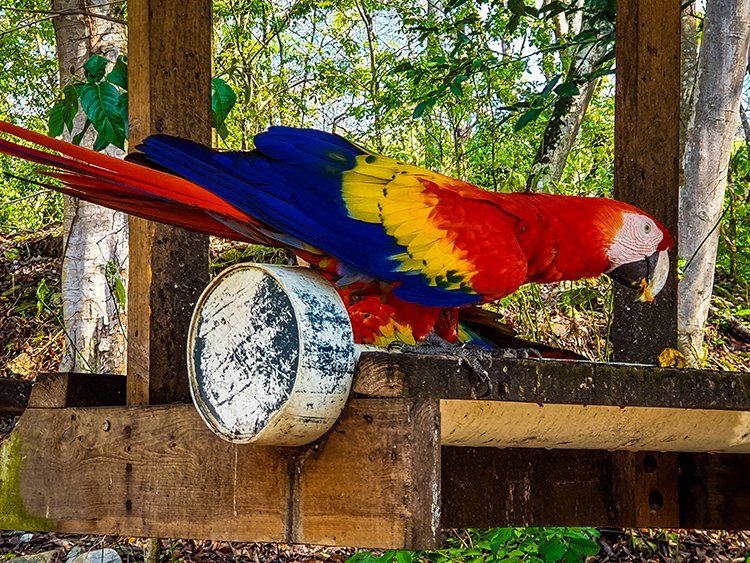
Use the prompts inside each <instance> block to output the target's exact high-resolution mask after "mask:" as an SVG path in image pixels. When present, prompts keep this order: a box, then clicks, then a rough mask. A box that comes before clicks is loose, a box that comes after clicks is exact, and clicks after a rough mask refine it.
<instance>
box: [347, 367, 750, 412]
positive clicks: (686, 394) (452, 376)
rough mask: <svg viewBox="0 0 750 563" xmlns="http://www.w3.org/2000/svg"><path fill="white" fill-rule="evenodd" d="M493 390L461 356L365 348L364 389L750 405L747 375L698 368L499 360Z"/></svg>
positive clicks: (425, 395)
mask: <svg viewBox="0 0 750 563" xmlns="http://www.w3.org/2000/svg"><path fill="white" fill-rule="evenodd" d="M488 372H489V382H490V384H491V389H490V388H488V386H487V383H486V382H482V381H479V379H478V378H477V376H476V375H475V374H474V373H473V372H472V371H471V370H470V369H469V367H468V366H467V365H466V364H465V363H464V362H462V361H461V360H460V359H458V358H455V357H447V356H444V357H436V356H426V355H420V354H389V353H386V352H365V353H363V354H362V355H361V357H360V361H359V364H358V366H357V373H356V375H355V380H354V385H353V391H354V393H356V394H359V395H361V396H371V397H410V398H421V399H429V398H433V399H482V400H484V401H514V402H527V403H541V404H547V403H558V404H577V405H607V406H616V407H620V406H638V407H670V408H690V409H706V410H715V409H717V410H736V411H750V374H747V373H739V372H722V371H709V370H698V369H682V370H678V369H673V368H657V367H646V366H633V365H617V364H598V363H593V362H592V363H586V362H561V361H554V360H543V361H541V360H494V361H493V364H492V366H490V367H489V369H488Z"/></svg>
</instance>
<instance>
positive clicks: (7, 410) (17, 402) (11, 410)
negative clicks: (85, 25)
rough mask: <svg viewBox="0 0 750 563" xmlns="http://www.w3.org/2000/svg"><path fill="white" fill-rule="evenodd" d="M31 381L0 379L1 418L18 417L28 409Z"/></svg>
mask: <svg viewBox="0 0 750 563" xmlns="http://www.w3.org/2000/svg"><path fill="white" fill-rule="evenodd" d="M31 386H32V383H31V381H26V380H25V379H7V378H0V416H18V415H20V414H21V413H22V412H23V411H24V409H25V408H26V404H27V403H28V401H29V395H30V394H31Z"/></svg>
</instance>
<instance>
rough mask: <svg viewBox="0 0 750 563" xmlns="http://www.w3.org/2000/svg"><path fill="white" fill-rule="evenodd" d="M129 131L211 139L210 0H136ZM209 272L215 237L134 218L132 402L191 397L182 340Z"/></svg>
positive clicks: (134, 137)
mask: <svg viewBox="0 0 750 563" xmlns="http://www.w3.org/2000/svg"><path fill="white" fill-rule="evenodd" d="M128 13H129V19H130V26H129V29H130V35H129V42H128V51H129V61H130V65H129V67H130V69H129V70H130V84H129V92H130V116H129V121H130V137H129V142H130V146H131V147H135V146H136V145H137V144H138V142H140V141H141V140H142V139H143V138H144V137H146V136H148V135H150V134H154V133H168V134H171V135H178V136H181V137H186V138H189V139H193V140H195V141H199V142H203V143H206V144H210V142H211V0H194V1H191V2H182V1H180V0H130V1H129V2H128ZM207 282H208V241H207V237H205V236H203V235H196V234H194V233H189V232H186V231H183V230H182V229H177V228H174V227H168V226H165V225H161V224H156V223H150V222H148V221H144V220H142V219H137V218H134V217H131V219H130V280H129V289H128V303H129V306H128V323H129V330H128V402H129V403H130V404H146V403H172V402H179V401H187V400H190V393H189V388H188V380H187V370H186V363H185V344H186V340H187V337H186V335H187V329H188V325H189V322H190V315H191V313H192V309H193V305H194V304H195V302H196V300H197V298H198V296H199V294H200V292H201V290H202V289H203V287H205V285H206V283H207Z"/></svg>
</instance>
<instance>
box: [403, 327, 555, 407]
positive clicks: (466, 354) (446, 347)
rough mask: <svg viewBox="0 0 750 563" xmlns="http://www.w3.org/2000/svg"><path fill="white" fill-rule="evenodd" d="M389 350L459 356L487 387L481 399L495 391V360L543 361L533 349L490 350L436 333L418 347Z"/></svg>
mask: <svg viewBox="0 0 750 563" xmlns="http://www.w3.org/2000/svg"><path fill="white" fill-rule="evenodd" d="M388 349H389V350H397V351H400V352H407V353H414V354H423V355H424V354H426V355H432V356H457V357H458V358H459V359H460V360H461V361H464V362H466V364H467V365H468V366H469V368H470V370H471V372H472V373H473V374H474V375H475V376H477V378H478V379H479V381H480V382H481V383H482V384H483V385H484V386H485V387H486V389H484V390H483V391H482V392H480V393H479V397H485V396H487V395H489V394H490V393H491V392H492V390H493V385H492V379H491V378H490V371H489V370H490V368H492V362H493V360H495V359H511V358H514V359H528V358H538V359H541V357H542V355H541V353H539V352H538V351H537V350H534V349H533V348H502V349H489V348H485V347H484V346H479V345H477V344H465V343H453V342H448V341H447V340H445V339H443V338H441V337H440V336H438V335H437V334H435V333H434V332H431V333H429V334H428V335H427V336H426V337H425V338H424V340H422V342H421V343H420V344H419V345H417V346H413V345H411V344H404V343H403V342H392V343H391V344H390V345H389V346H388Z"/></svg>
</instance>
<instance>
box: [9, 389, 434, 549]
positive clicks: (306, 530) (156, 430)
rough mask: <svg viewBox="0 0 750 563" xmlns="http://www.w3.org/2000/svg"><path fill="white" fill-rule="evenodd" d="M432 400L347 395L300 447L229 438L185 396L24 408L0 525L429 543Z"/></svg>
mask: <svg viewBox="0 0 750 563" xmlns="http://www.w3.org/2000/svg"><path fill="white" fill-rule="evenodd" d="M437 416H438V413H437V409H436V408H434V407H433V406H430V405H428V404H424V403H421V404H420V403H419V402H417V401H410V400H406V399H391V400H383V399H372V400H363V399H360V400H354V401H351V402H350V403H349V405H348V407H347V409H346V411H345V413H344V414H343V415H342V418H341V419H340V420H339V422H338V423H337V426H336V428H335V429H334V430H333V431H332V432H330V433H329V434H328V435H327V436H326V437H324V438H323V439H322V440H321V441H319V442H317V443H316V444H314V445H312V446H309V447H305V448H273V447H262V446H251V445H235V444H230V443H229V442H226V441H224V440H222V439H220V438H218V437H217V436H215V435H214V434H212V433H211V431H210V430H209V429H208V428H207V427H206V425H205V424H204V423H203V421H202V420H201V419H200V418H199V415H198V413H197V411H196V410H195V408H194V407H193V406H192V405H165V406H154V407H111V408H88V409H82V408H65V409H28V410H27V411H26V412H25V413H24V415H23V417H22V418H21V420H20V421H19V422H18V425H17V426H16V428H15V430H14V431H13V434H12V435H11V437H10V438H8V440H6V442H4V443H3V445H2V451H1V453H2V460H3V464H2V466H0V484H2V492H3V494H2V495H0V527H2V528H4V529H14V530H17V529H22V530H56V531H60V532H77V533H89V532H96V533H102V534H130V535H136V536H144V537H190V538H214V539H226V540H231V539H235V540H252V541H279V542H287V543H317V544H328V545H360V546H373V547H377V546H384V547H404V546H410V547H418V546H433V547H434V546H436V545H438V541H439V517H438V516H437V515H439V506H438V504H437V503H439V498H440V497H439V489H440V484H439V478H440V471H439V445H438V425H437Z"/></svg>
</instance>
